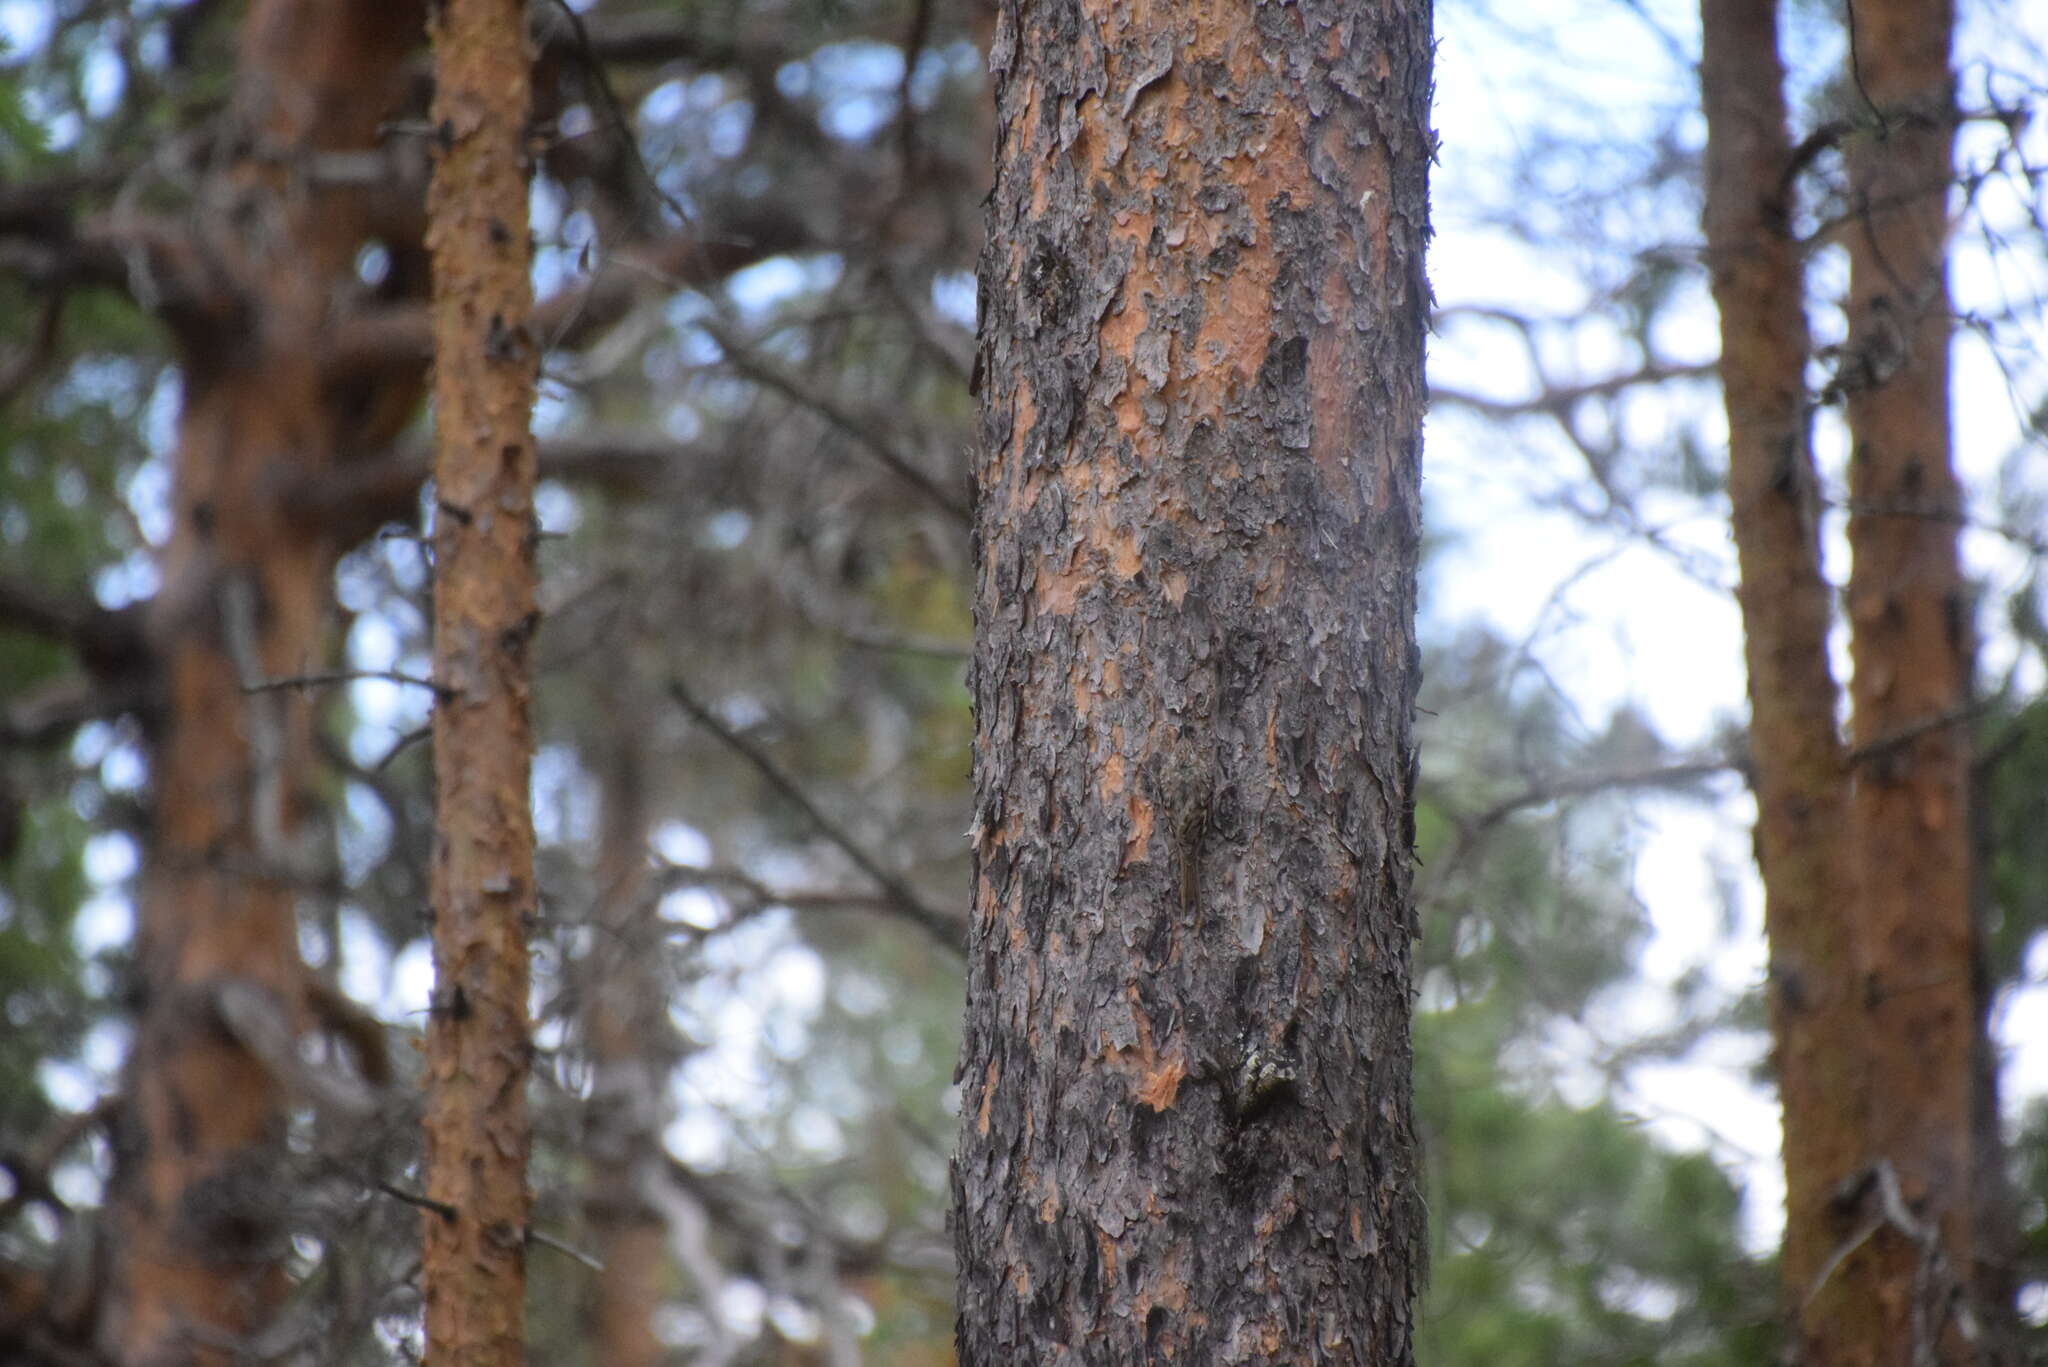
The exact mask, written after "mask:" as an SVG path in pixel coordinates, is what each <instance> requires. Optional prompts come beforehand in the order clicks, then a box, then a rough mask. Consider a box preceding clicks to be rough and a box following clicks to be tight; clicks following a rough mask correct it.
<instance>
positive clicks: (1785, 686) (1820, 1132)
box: [1700, 0, 1869, 1361]
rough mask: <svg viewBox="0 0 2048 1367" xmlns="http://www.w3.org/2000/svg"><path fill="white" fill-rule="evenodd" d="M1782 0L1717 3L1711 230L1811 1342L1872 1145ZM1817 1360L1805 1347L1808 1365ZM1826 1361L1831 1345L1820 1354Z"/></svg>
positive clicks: (1799, 1317)
mask: <svg viewBox="0 0 2048 1367" xmlns="http://www.w3.org/2000/svg"><path fill="white" fill-rule="evenodd" d="M1777 4H1778V0H1704V3H1703V4H1702V5H1701V29H1702V37H1703V40H1704V50H1703V57H1702V61H1701V66H1700V86H1701V93H1702V96H1703V98H1704V103H1705V109H1706V116H1707V154H1706V205H1707V207H1706V227H1707V248H1708V263H1709V266H1710V268H1711V270H1712V276H1713V286H1714V300H1715V302H1716V303H1717V304H1718V305H1719V307H1720V311H1721V339H1722V340H1721V383H1722V388H1723V393H1724V396H1725V400H1726V404H1727V411H1728V434H1729V437H1728V495H1729V503H1730V507H1731V513H1732V517H1733V520H1734V528H1735V548H1736V555H1737V559H1738V561H1739V564H1740V567H1741V574H1742V586H1741V590H1740V599H1741V603H1742V617H1743V628H1744V636H1745V644H1746V649H1747V662H1748V667H1749V697H1750V765H1751V782H1752V785H1753V787H1754V788H1755V792H1756V801H1757V830H1756V846H1757V861H1758V863H1759V865H1760V866H1761V868H1762V871H1763V881H1764V918H1765V929H1766V933H1767V935H1768V937H1769V940H1770V955H1771V958H1770V1010H1771V1029H1772V1034H1773V1036H1774V1039H1775V1043H1776V1056H1775V1058H1776V1064H1777V1074H1778V1091H1779V1096H1780V1099H1781V1101H1782V1104H1783V1107H1784V1115H1785V1121H1784V1162H1785V1186H1786V1219H1785V1244H1784V1258H1783V1261H1782V1263H1781V1264H1780V1268H1781V1272H1782V1275H1783V1281H1784V1288H1785V1290H1784V1295H1785V1303H1786V1305H1787V1306H1788V1307H1789V1310H1790V1314H1791V1317H1792V1320H1793V1323H1794V1326H1795V1327H1794V1332H1795V1334H1796V1337H1797V1339H1798V1341H1799V1342H1800V1344H1801V1345H1802V1349H1803V1351H1807V1352H1813V1351H1817V1350H1818V1349H1819V1347H1820V1346H1821V1345H1823V1344H1824V1343H1826V1342H1828V1341H1829V1340H1830V1339H1831V1338H1832V1337H1833V1333H1832V1330H1831V1329H1830V1328H1829V1326H1830V1325H1831V1324H1832V1323H1833V1321H1835V1320H1836V1319H1838V1318H1840V1317H1842V1316H1844V1315H1849V1316H1854V1315H1856V1314H1857V1313H1859V1311H1858V1309H1857V1307H1858V1305H1859V1304H1861V1303H1862V1298H1864V1297H1866V1296H1867V1295H1868V1292H1869V1288H1868V1287H1863V1286H1857V1285H1852V1284H1851V1282H1850V1281H1849V1280H1848V1279H1846V1278H1831V1279H1830V1281H1829V1285H1828V1286H1827V1287H1826V1288H1824V1290H1823V1293H1822V1294H1821V1295H1818V1296H1814V1295H1811V1294H1810V1293H1811V1292H1812V1291H1813V1289H1814V1287H1815V1286H1816V1285H1817V1284H1819V1283H1820V1281H1821V1277H1822V1273H1823V1272H1824V1271H1825V1270H1826V1269H1827V1268H1828V1266H1829V1264H1830V1262H1831V1261H1832V1259H1833V1257H1834V1254H1835V1250H1836V1249H1837V1248H1838V1247H1839V1246H1840V1244H1841V1241H1842V1237H1843V1228H1842V1223H1841V1221H1840V1220H1839V1219H1838V1218H1837V1216H1836V1214H1835V1213H1834V1210H1833V1206H1832V1201H1833V1196H1834V1190H1835V1187H1836V1184H1837V1183H1839V1182H1840V1181H1841V1180H1842V1179H1843V1177H1844V1176H1845V1175H1847V1174H1848V1173H1851V1172H1853V1171H1855V1169H1856V1168H1857V1167H1858V1165H1859V1164H1860V1163H1861V1162H1862V1158H1863V1115H1864V1111H1865V1108H1866V1105H1867V1101H1868V1098H1867V1097H1866V1095H1865V1087H1866V1080H1867V1075H1866V1071H1865V1065H1864V1059H1863V1051H1862V1049H1861V1046H1860V1035H1859V1032H1860V1030H1861V1020H1860V1017H1861V1010H1862V1004H1861V1002H1860V1000H1859V999H1858V985H1857V974H1856V955H1857V945H1856V940H1857V934H1858V927H1857V925H1856V921H1855V918H1854V916H1853V915H1852V914H1851V909H1852V908H1853V907H1854V905H1855V894H1854V886H1855V885H1854V879H1853V871H1852V869H1851V868H1850V866H1849V864H1848V859H1847V854H1848V850H1847V846H1846V845H1845V844H1844V839H1845V826H1846V821H1847V812H1846V807H1847V789H1846V787H1845V785H1844V783H1843V757H1842V743H1841V739H1840V736H1839V734H1838V732H1837V729H1836V725H1837V724H1836V711H1837V708H1838V707H1839V706H1840V700H1841V694H1840V690H1839V689H1838V688H1837V686H1836V683H1835V679H1834V674H1833V671H1832V668H1831V666H1830V662H1829V657H1828V632H1829V629H1830V627H1831V625H1832V622H1833V612H1834V607H1833V601H1834V599H1833V589H1832V586H1831V585H1829V583H1828V581H1827V579H1826V578H1825V576H1824V575H1823V574H1822V572H1821V561H1820V534H1819V530H1820V527H1819V519H1820V506H1821V504H1820V486H1819V481H1818V478H1817V476H1816V473H1815V470H1814V464H1813V453H1812V449H1811V446H1810V442H1809V435H1810V427H1811V418H1810V403H1811V398H1810V394H1809V392H1808V389H1807V381H1806V369H1807V365H1808V363H1809V362H1810V360H1811V359H1812V349H1811V343H1810V341H1809V338H1808V332H1807V324H1806V305H1805V290H1806V280H1805V268H1804V263H1803V258H1802V256H1801V249H1800V247H1799V244H1798V243H1797V242H1795V241H1794V240H1793V236H1792V223H1791V217H1790V213H1791V207H1790V203H1789V195H1790V193H1791V187H1790V185H1789V184H1788V183H1787V178H1788V176H1789V175H1790V168H1791V166H1792V146H1791V143H1790V141H1789V139H1788V136H1787V133H1786V123H1785V100H1784V94H1783V88H1784V71H1783V68H1782V66H1781V65H1780V61H1779V56H1778V23H1777ZM1802 1360H1804V1359H1802ZM1814 1360H1816V1361H1822V1360H1826V1359H1820V1358H1817V1359H1814Z"/></svg>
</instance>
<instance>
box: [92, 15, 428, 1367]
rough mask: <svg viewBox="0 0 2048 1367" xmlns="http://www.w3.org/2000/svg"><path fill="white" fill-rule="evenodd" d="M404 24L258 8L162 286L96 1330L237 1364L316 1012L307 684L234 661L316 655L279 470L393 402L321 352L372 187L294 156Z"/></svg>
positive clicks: (414, 385)
mask: <svg viewBox="0 0 2048 1367" xmlns="http://www.w3.org/2000/svg"><path fill="white" fill-rule="evenodd" d="M417 25H418V11H417V10H416V9H413V8H411V7H407V6H402V5H400V6H384V5H380V6H368V5H361V4H352V3H343V2H342V0H330V2H328V3H317V2H315V0H259V3H257V4H255V5H253V6H252V7H251V9H250V12H249V15H248V17H247V19H246V20H245V22H244V28H243V35H242V44H241V65H240V68H239V73H238V82H237V87H236V94H235V112H236V122H237V124H238V125H239V131H240V134H241V139H240V144H239V146H240V151H241V157H240V159H239V160H235V161H232V162H229V163H228V164H227V165H226V167H225V169H223V170H222V171H221V172H219V173H218V174H216V175H215V176H214V177H213V178H212V179H211V180H210V181H209V182H208V184H207V186H206V196H205V198H204V200H203V204H202V208H201V210H200V211H199V213H198V215H197V218H196V222H195V223H194V225H193V227H192V232H193V235H194V237H195V238H196V239H198V240H200V241H202V242H203V243H204V251H203V253H202V255H203V256H204V258H205V262H206V267H207V278H206V280H205V281H204V282H198V281H193V280H184V281H180V282H178V287H177V288H175V289H172V290H167V295H175V296H176V298H177V300H178V303H177V305H176V307H175V308H173V307H171V306H169V305H167V307H166V316H167V318H168V320H169V321H170V322H171V323H172V324H173V327H174V331H175V335H176V340H177V342H178V346H179V359H180V363H181V367H182V375H183V380H184V407H183V411H182V414H181V417H180V426H179V435H178V443H177V451H176V455H175V458H174V459H175V470H176V473H175V476H174V487H173V491H172V504H173V511H174V515H175V519H176V521H175V524H174V527H173V531H172V534H171V540H170V544H169V546H168V547H167V549H166V551H165V553H164V557H163V562H162V576H163V588H162V590H161V591H160V593H159V594H158V596H157V598H156V600H155V601H154V602H153V603H152V605H151V608H150V622H149V630H150V635H151V638H152V640H153V641H154V642H155V643H156V645H157V648H158V651H159V656H160V667H161V670H162V675H161V677H162V680H163V688H164V696H163V699H162V704H163V707H162V712H161V714H160V715H161V718H162V720H161V723H160V726H159V729H158V731H157V733H156V734H155V735H154V736H153V740H154V750H153V755H152V764H151V769H152V775H151V777H152V782H153V787H154V803H153V823H152V838H151V842H150V845H149V848H148V850H147V853H146V856H145V863H144V868H143V873H142V877H141V880H140V894H139V896H138V899H137V913H138V969H139V984H140V991H141V996H142V1005H141V1010H140V1019H139V1021H138V1024H137V1030H136V1039H135V1045H134V1048H133V1051H132V1054H131V1056H130V1060H129V1064H128V1072H127V1083H126V1089H125V1095H124V1099H123V1105H122V1107H121V1110H120V1112H119V1114H118V1116H117V1119H116V1127H115V1175H114V1180H113V1184H112V1187H111V1189H110V1191H109V1206H110V1209H109V1222H110V1229H111V1238H110V1239H109V1241H108V1248H109V1266H108V1275H107V1282H106V1296H107V1301H106V1308H107V1314H106V1315H105V1317H104V1318H103V1320H102V1321H101V1330H100V1335H99V1338H100V1344H101V1347H102V1349H103V1351H104V1352H105V1353H106V1354H107V1355H108V1356H109V1357H111V1358H112V1359H114V1360H115V1361H118V1362H122V1363H131V1364H145V1363H146V1364H151V1367H168V1365H170V1364H185V1363H204V1364H213V1363H228V1362H231V1361H238V1360H240V1358H239V1357H238V1353H239V1352H240V1351H241V1350H242V1349H243V1348H244V1347H245V1346H247V1345H248V1343H249V1341H250V1338H251V1336H252V1335H257V1334H260V1332H261V1331H262V1330H263V1328H264V1327H265V1326H266V1325H267V1324H268V1323H269V1322H270V1320H271V1318H272V1316H273V1314H274V1312H275V1311H276V1310H277V1308H278V1306H279V1304H280V1301H281V1299H282V1297H283V1294H284V1291H285V1287H286V1280H285V1277H284V1273H283V1270H282V1259H283V1257H284V1255H285V1253H286V1252H287V1248H286V1238H285V1216H286V1213H287V1204H288V1202H289V1200H290V1196H291V1193H290V1191H289V1184H288V1183H287V1182H286V1181H285V1180H284V1178H283V1174H282V1169H281V1167H280V1160H281V1158H282V1149H281V1145H282V1141H283V1132H284V1123H285V1118H286V1117H285V1108H286V1106H287V1104H288V1102H289V1101H291V1100H292V1099H293V1098H292V1097H291V1095H290V1093H289V1091H288V1082H289V1079H290V1076H291V1074H292V1072H293V1069H294V1066H295V1064H296V1061H297V1058H298V1055H297V1052H296V1051H297V1040H298V1037H299V1036H300V1034H301V1033H302V1032H303V1031H304V1030H306V1029H308V1028H309V1027H312V1026H314V1025H317V1024H320V1023H321V1022H320V1021H319V1020H318V1018H317V1015H318V1013H317V1012H316V1011H315V1010H314V1003H313V996H312V995H310V994H311V989H312V982H311V980H310V978H309V976H308V975H307V973H306V971H305V968H304V966H303V965H302V963H301V962H300V959H299V952H298V939H297V927H296V924H295V921H294V917H293V904H292V891H291V887H292V884H293V882H294V880H295V879H297V878H299V877H302V876H304V874H305V873H306V859H307V854H306V850H305V848H304V846H303V843H302V841H301V839H300V824H301V819H302V816H303V814H304V811H305V809H306V805H307V804H306V795H305V787H306V784H307V783H308V782H309V778H308V772H307V770H308V762H309V755H310V747H311V726H310V724H311V709H310V703H309V700H308V698H307V697H306V695H305V693H304V692H303V690H296V689H285V690H267V691H246V689H245V686H246V685H250V684H255V683H259V682H262V681H264V680H270V679H278V678H288V677H291V676H294V675H297V674H301V673H304V672H306V671H307V669H308V668H309V666H313V665H315V664H317V663H318V662H320V661H321V660H322V659H323V658H324V642H323V640H322V631H323V628H324V625H325V621H326V618H325V608H326V603H327V601H328V598H329V581H330V579H331V575H332V570H333V564H334V558H335V556H336V554H337V552H338V546H337V544H336V543H335V541H334V540H333V539H332V538H330V537H326V536H323V535H320V534H318V532H317V531H316V532H314V533H313V534H310V535H309V534H307V532H306V531H305V530H304V529H303V528H300V527H297V526H294V525H293V524H292V523H291V521H290V519H289V518H288V517H287V516H286V513H285V510H284V508H283V506H282V501H281V499H280V498H279V496H278V495H279V494H280V493H281V491H282V489H283V487H284V486H285V485H286V484H287V483H288V482H289V481H290V480H292V479H295V478H300V477H308V476H314V475H317V474H319V473H321V472H324V471H326V470H328V469H331V468H332V467H333V465H334V464H335V462H336V461H337V460H338V459H340V458H342V456H343V455H344V454H345V453H346V452H347V451H348V450H350V449H352V448H355V447H358V446H372V447H374V446H381V445H382V444H383V443H385V442H387V441H389V440H390V439H391V437H392V435H393V434H394V431H393V427H394V425H395V424H394V420H393V419H391V418H389V417H387V416H385V413H386V408H385V406H383V405H380V404H378V403H374V402H366V400H367V399H368V397H369V396H368V395H367V394H365V393H363V392H355V393H352V394H350V395H346V396H344V395H340V394H337V393H335V392H334V391H333V390H332V389H331V388H330V387H329V386H328V385H327V384H326V383H325V381H324V379H323V376H322V374H321V371H320V368H319V357H320V354H321V341H322V337H323V333H324V330H325V328H326V326H327V324H328V321H329V318H330V314H331V311H332V307H333V298H334V293H335V291H336V288H337V282H338V281H340V280H341V279H343V278H345V277H346V276H347V274H348V272H349V269H350V266H351V264H352V262H353V260H354V256H355V253H356V250H357V248H358V246H359V245H360V243H361V240H362V238H363V236H364V235H365V233H366V231H367V228H366V222H367V220H366V216H365V212H364V210H363V208H362V206H361V205H360V203H359V201H360V198H361V197H360V196H351V195H350V194H349V193H348V192H347V191H336V190H333V189H328V188H322V187H321V186H319V185H318V184H316V183H311V182H308V181H307V180H305V179H304V178H302V177H297V176H295V175H294V174H293V170H292V168H293V167H295V166H301V165H303V160H304V159H305V158H306V157H309V156H311V155H313V154H315V153H319V152H327V151H344V150H352V149H361V148H367V147H372V146H374V145H375V144H376V141H377V127H378V125H379V123H380V122H382V121H383V120H384V119H385V118H387V117H388V116H389V115H390V114H391V113H392V112H393V111H394V110H396V109H397V108H398V107H399V105H400V104H401V102H402V99H403V97H404V94H405V91H406V71H405V61H404V59H405V56H406V54H407V53H408V52H409V51H410V50H411V49H413V48H414V47H415V46H417V37H416V35H417V31H418V29H417ZM201 284H203V285H204V286H206V288H205V289H204V290H202V289H200V288H198V286H199V285H201ZM419 386H420V376H419V375H418V374H417V372H414V373H413V374H411V375H409V376H408V375H406V374H404V373H402V372H394V373H392V374H391V375H389V376H387V377H385V379H384V380H383V381H382V383H381V384H380V385H379V386H378V391H379V394H380V395H381V396H382V397H384V398H389V399H393V400H394V402H393V403H392V404H391V405H390V408H391V409H392V410H393V411H400V412H402V411H410V409H411V408H412V406H413V404H414V403H415V402H416V399H417V395H418V392H419ZM364 1063H365V1066H366V1068H367V1069H368V1070H370V1071H376V1070H377V1069H378V1067H379V1066H380V1065H381V1059H370V1058H365V1059H364Z"/></svg>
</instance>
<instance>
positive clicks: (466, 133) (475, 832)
mask: <svg viewBox="0 0 2048 1367" xmlns="http://www.w3.org/2000/svg"><path fill="white" fill-rule="evenodd" d="M432 29H433V39H434V76H435V93H434V116H433V117H434V122H435V124H436V125H437V127H438V128H439V130H440V132H441V134H442V137H441V146H440V148H439V150H438V153H437V156H436V161H435V166H434V180H433V188H432V192H431V194H430V196H429V200H428V220H429V224H430V226H429V228H428V232H427V245H428V247H429V248H430V249H431V250H432V252H433V256H434V357H435V371H434V405H435V438H436V440H435V459H434V499H435V502H434V680H435V683H436V685H437V686H438V687H439V689H440V690H441V694H440V698H439V700H438V702H437V704H436V706H435V708H434V776H435V807H434V810H435V820H436V825H437V827H438V830H437V833H436V840H435V846H434V869H433V900H434V1002H433V1009H432V1012H431V1014H430V1019H429V1022H428V1026H427V1064H426V1072H427V1110H426V1132H427V1195H428V1197H429V1198H430V1199H431V1200H432V1201H434V1202H435V1203H437V1206H436V1211H435V1212H434V1213H429V1214H428V1215H427V1216H426V1217H425V1219H424V1223H425V1226H426V1257H425V1261H424V1262H423V1264H422V1268H421V1280H422V1282H423V1284H424V1288H425V1294H426V1303H427V1311H426V1329H427V1360H428V1362H430V1363H433V1364H436V1365H437V1367H507V1365H509V1364H516V1363H521V1362H524V1361H525V1356H526V1352H525V1308H526V1228H527V1212H528V1205H529V1198H528V1192H527V1186H526V1161H527V1154H528V1150H529V1148H530V1147H531V1143H532V1129H531V1124H530V1122H529V1118H528V1115H527V1105H526V1079H527V1072H528V1057H529V1054H530V1052H531V1040H530V1032H529V1026H528V1022H527V1014H526V1013H527V1003H526V996H527V985H528V965H527V950H526V931H527V923H528V921H529V920H530V919H531V917H532V916H533V914H534V909H535V892H534V869H533V814H532V810H531V807H530V805H529V798H528V792H529V775H530V765H531V751H532V746H533V737H532V727H531V721H530V717H529V693H530V685H531V679H530V674H529V670H528V665H527V653H528V645H529V643H530V641H531V639H532V637H533V631H534V627H535V625H536V611H537V609H536V607H535V596H534V565H533V541H534V532H535V527H534V516H533V487H534V467H535V462H534V446H533V438H532V433H531V425H530V424H531V415H532V411H533V398H534V384H535V377H536V374H537V368H538V357H539V348H538V347H537V346H536V345H535V342H534V339H533V337H532V336H531V335H530V333H529V332H528V329H527V316H528V314H529V313H530V312H531V311H532V307H533V290H532V285H531V284H530V283H529V279H528V272H529V269H530V264H531V260H532V244H531V242H530V241H529V240H528V235H527V175H528V169H529V168H528V164H527V159H526V156H527V149H526V115H527V109H528V107H529V104H530V102H531V91H530V78H529V73H528V65H527V61H528V57H527V51H526V24H525V7H524V6H523V5H521V4H519V3H518V0H444V3H443V4H442V6H441V8H440V9H439V11H438V13H437V16H436V18H435V20H434V23H433V25H432Z"/></svg>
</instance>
